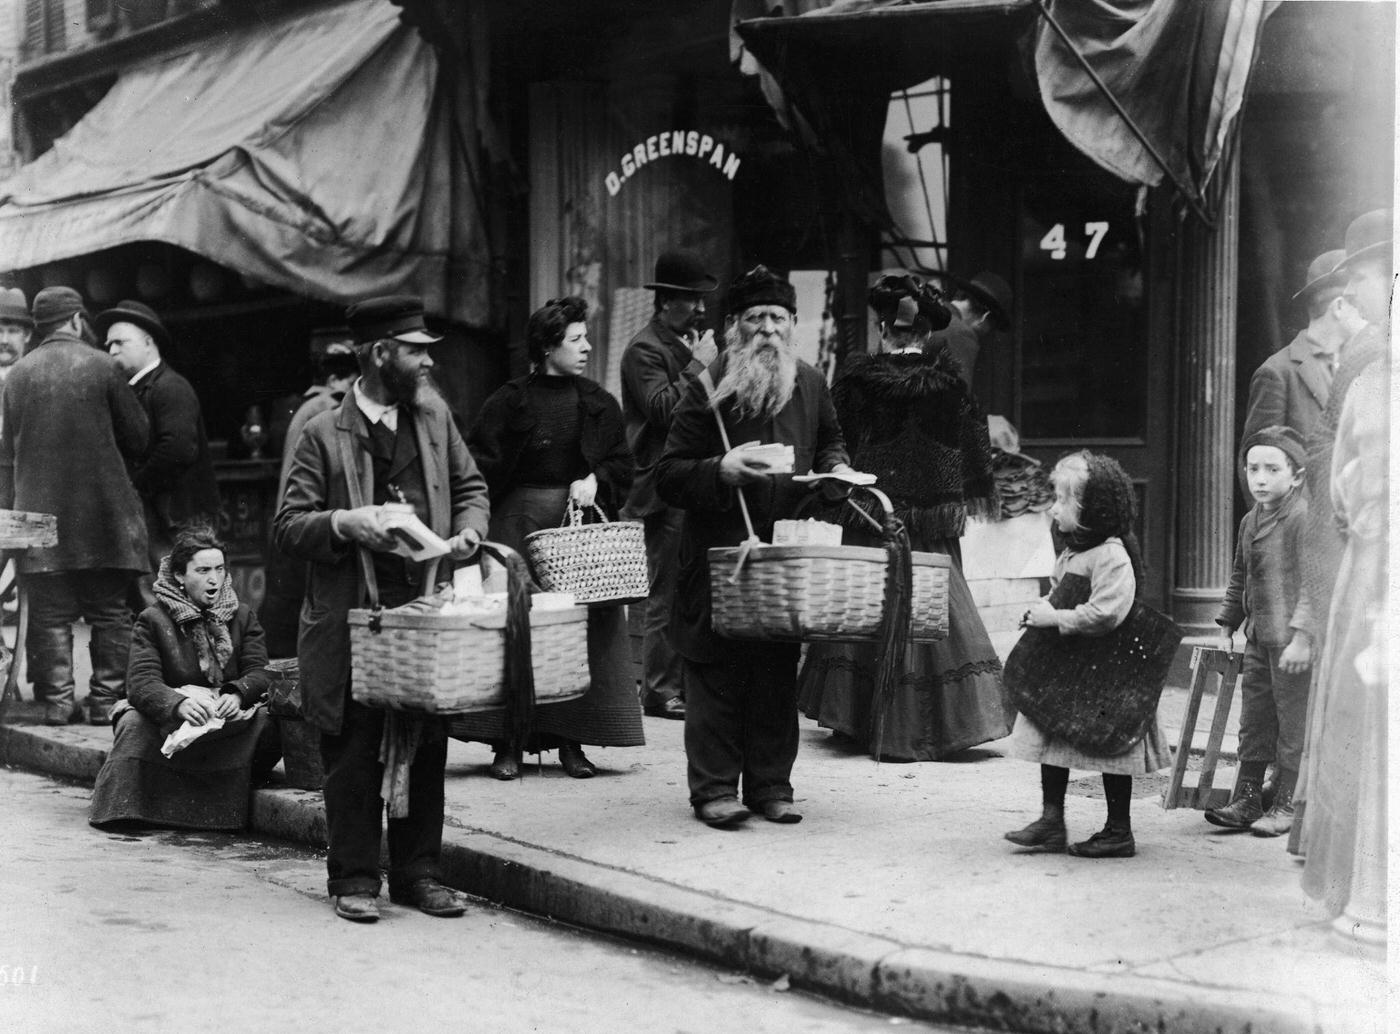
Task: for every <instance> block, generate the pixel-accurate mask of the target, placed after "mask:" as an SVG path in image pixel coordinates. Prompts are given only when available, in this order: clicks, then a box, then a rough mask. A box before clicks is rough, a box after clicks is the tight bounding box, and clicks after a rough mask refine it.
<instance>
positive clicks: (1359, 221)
mask: <svg viewBox="0 0 1400 1034" xmlns="http://www.w3.org/2000/svg"><path fill="white" fill-rule="evenodd" d="M1345 243H1346V252H1347V253H1346V257H1345V258H1343V259H1342V261H1341V263H1340V264H1339V265H1338V266H1337V268H1338V269H1339V270H1340V269H1341V268H1343V267H1344V266H1350V265H1351V264H1352V263H1353V262H1356V261H1357V260H1358V259H1365V258H1380V257H1381V255H1382V253H1385V254H1389V252H1390V249H1391V248H1393V247H1394V246H1395V224H1394V222H1393V217H1392V213H1391V211H1390V209H1388V208H1377V209H1375V210H1374V211H1370V212H1367V213H1366V214H1365V215H1359V216H1357V217H1356V218H1355V219H1353V220H1352V221H1351V225H1350V226H1348V227H1347V235H1346V241H1345Z"/></svg>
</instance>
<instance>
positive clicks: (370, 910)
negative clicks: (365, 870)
mask: <svg viewBox="0 0 1400 1034" xmlns="http://www.w3.org/2000/svg"><path fill="white" fill-rule="evenodd" d="M335 914H336V915H338V916H340V918H341V919H348V920H350V921H351V922H352V923H373V922H376V921H378V919H379V903H378V902H377V901H375V900H374V895H373V894H341V895H340V896H339V897H337V898H336V899H335Z"/></svg>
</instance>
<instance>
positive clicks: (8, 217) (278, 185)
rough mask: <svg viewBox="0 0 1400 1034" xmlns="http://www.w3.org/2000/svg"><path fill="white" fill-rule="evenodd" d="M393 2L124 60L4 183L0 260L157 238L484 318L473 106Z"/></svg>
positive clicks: (321, 284) (241, 262)
mask: <svg viewBox="0 0 1400 1034" xmlns="http://www.w3.org/2000/svg"><path fill="white" fill-rule="evenodd" d="M398 15H399V11H398V9H397V8H395V7H394V6H393V5H392V4H390V3H389V2H388V0H351V2H348V3H344V4H341V5H337V6H332V7H329V8H321V9H318V10H315V11H312V12H310V13H303V14H300V15H298V16H296V17H293V18H288V19H286V20H285V21H283V22H280V23H278V22H275V21H274V22H272V23H269V22H268V21H266V20H262V19H258V20H254V21H252V22H250V23H248V24H247V25H245V26H243V27H240V28H238V29H235V30H234V31H232V32H228V33H225V34H222V35H218V36H215V37H212V38H207V39H202V40H199V41H197V42H196V43H194V44H192V45H191V46H190V47H189V48H188V49H186V50H182V51H179V52H167V53H163V54H160V55H156V56H153V57H151V58H149V59H147V60H145V61H143V62H141V63H138V64H136V65H133V66H131V67H128V68H126V69H124V70H123V71H122V73H121V75H120V76H119V77H118V79H117V81H116V83H115V84H114V85H113V86H112V88H111V89H110V90H109V91H108V93H107V95H106V96H105V97H104V98H103V99H102V100H101V101H99V102H98V104H97V105H96V106H95V107H94V108H93V109H92V110H91V111H90V112H88V114H87V115H86V116H84V117H83V119H82V120H81V121H79V122H78V123H77V124H76V125H75V126H74V127H73V129H72V130H70V131H69V132H68V133H67V134H65V135H64V136H63V137H61V138H60V139H59V140H57V141H56V142H55V144H54V146H53V148H52V149H51V150H49V151H48V152H46V153H45V154H43V155H41V156H40V157H39V158H37V159H36V160H35V161H33V162H32V163H30V164H29V165H27V166H25V167H24V168H22V169H21V170H20V171H19V172H18V173H17V174H16V175H15V176H14V177H12V178H11V179H9V180H8V181H5V182H3V183H0V263H3V264H4V266H5V267H7V268H11V269H22V268H29V267H33V266H38V265H41V264H43V263H48V262H53V261H56V260H59V259H65V258H71V257H74V256H78V255H85V254H88V253H90V252H94V251H98V250H101V249H104V248H111V247H114V246H116V245H120V244H129V243H133V242H137V241H163V242H166V243H169V244H174V245H178V246H179V247H182V248H186V249H188V250H190V251H192V252H195V253H197V254H200V255H203V256H205V257H207V258H209V259H211V260H213V261H214V262H217V263H219V264H221V265H223V266H227V267H229V268H230V269H233V270H236V271H237V272H239V273H242V274H245V275H247V276H250V277H254V278H256V279H258V280H261V281H264V282H266V283H269V284H273V285H276V286H278V287H282V288H285V289H287V290H289V291H294V292H296V293H299V294H303V295H307V296H311V297H315V298H320V299H324V300H327V301H332V302H348V301H351V300H354V299H357V298H363V297H365V296H367V295H374V294H384V293H394V292H410V293H415V294H419V295H422V296H423V298H424V301H425V304H426V305H427V308H428V311H429V312H430V313H433V314H435V315H438V316H443V317H447V318H449V319H453V320H457V321H460V322H463V323H466V324H469V325H473V326H482V325H485V324H487V323H488V322H489V319H490V313H489V290H488V280H487V269H488V259H489V250H488V247H487V244H486V241H485V238H484V227H483V226H482V225H481V220H480V219H479V218H478V217H477V213H478V211H479V207H478V204H477V199H475V198H474V195H473V192H472V185H473V182H474V178H473V176H472V175H471V170H470V169H469V168H468V166H467V164H466V163H467V161H468V160H473V161H474V160H475V159H474V158H471V157H470V155H469V154H468V153H467V151H466V149H465V147H464V146H463V145H462V141H471V140H474V139H475V133H474V131H473V130H472V129H471V127H470V126H469V125H464V124H463V123H464V122H465V121H466V120H469V119H471V118H472V112H471V111H470V110H466V111H462V110H457V109H459V108H461V107H469V106H459V105H456V104H454V103H453V94H452V91H451V89H450V87H448V86H446V85H444V82H443V80H442V79H441V78H440V77H439V75H438V62H437V58H436V56H435V54H434V52H433V51H432V49H431V48H430V47H428V46H427V44H425V43H424V42H423V41H422V40H421V39H420V38H419V37H418V36H417V35H416V34H415V33H414V32H413V31H412V30H411V29H409V28H407V27H404V26H402V25H400V23H399V21H398ZM454 119H456V120H457V122H456V126H455V129H454Z"/></svg>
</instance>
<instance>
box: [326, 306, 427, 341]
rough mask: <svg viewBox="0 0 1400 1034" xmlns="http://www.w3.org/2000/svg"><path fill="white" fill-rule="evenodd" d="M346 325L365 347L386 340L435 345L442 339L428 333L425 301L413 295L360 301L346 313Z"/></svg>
mask: <svg viewBox="0 0 1400 1034" xmlns="http://www.w3.org/2000/svg"><path fill="white" fill-rule="evenodd" d="M345 322H346V323H347V324H348V325H349V326H350V333H352V334H353V335H355V340H356V341H357V342H360V343H361V344H363V343H365V342H367V341H382V340H384V339H385V338H393V339H394V340H395V341H402V342H404V343H405V344H409V345H431V344H433V343H434V342H436V341H441V340H442V338H441V337H439V336H438V335H436V334H431V333H429V332H428V328H427V326H426V325H425V324H424V322H423V300H422V299H421V298H418V297H416V296H414V295H411V294H394V295H387V296H385V297H383V298H368V299H366V300H365V301H362V302H356V303H355V304H354V305H352V306H350V307H349V308H348V309H346V310H345Z"/></svg>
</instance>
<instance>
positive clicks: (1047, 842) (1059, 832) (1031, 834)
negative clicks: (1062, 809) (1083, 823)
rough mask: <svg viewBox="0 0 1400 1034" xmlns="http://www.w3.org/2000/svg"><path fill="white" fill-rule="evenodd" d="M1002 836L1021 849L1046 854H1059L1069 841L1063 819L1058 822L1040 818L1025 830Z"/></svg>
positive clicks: (1013, 831)
mask: <svg viewBox="0 0 1400 1034" xmlns="http://www.w3.org/2000/svg"><path fill="white" fill-rule="evenodd" d="M1002 836H1003V837H1005V838H1006V839H1007V840H1010V841H1011V842H1012V843H1013V844H1016V845H1017V846H1019V847H1029V848H1031V849H1032V850H1037V851H1044V852H1045V853H1046V854H1059V853H1060V852H1061V851H1063V850H1064V849H1065V843H1066V842H1067V841H1068V839H1069V835H1068V833H1067V832H1066V831H1065V823H1064V820H1063V819H1061V820H1060V821H1058V822H1057V821H1056V820H1054V819H1047V818H1038V819H1036V820H1035V821H1034V822H1032V823H1031V824H1030V825H1029V826H1027V827H1026V828H1025V829H1017V830H1012V831H1011V832H1010V833H1003V834H1002Z"/></svg>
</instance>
